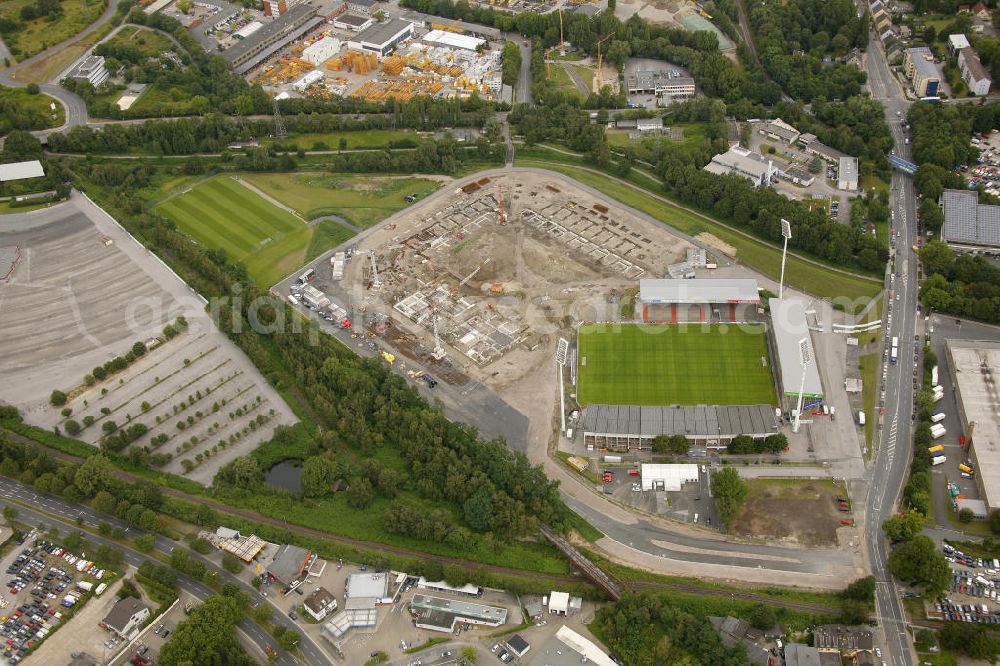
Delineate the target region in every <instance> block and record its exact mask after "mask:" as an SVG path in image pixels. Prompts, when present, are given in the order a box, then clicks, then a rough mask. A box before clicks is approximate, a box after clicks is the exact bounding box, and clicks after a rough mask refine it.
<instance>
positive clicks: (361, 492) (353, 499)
mask: <svg viewBox="0 0 1000 666" xmlns="http://www.w3.org/2000/svg"><path fill="white" fill-rule="evenodd" d="M374 501H375V490H374V488H372V482H371V481H369V480H368V479H363V478H362V479H358V480H357V481H355V482H354V483H352V484H351V487H350V488H348V489H347V503H348V504H349V505H350V506H351V507H352V508H354V509H367V508H368V507H370V506H371V505H372V502H374Z"/></svg>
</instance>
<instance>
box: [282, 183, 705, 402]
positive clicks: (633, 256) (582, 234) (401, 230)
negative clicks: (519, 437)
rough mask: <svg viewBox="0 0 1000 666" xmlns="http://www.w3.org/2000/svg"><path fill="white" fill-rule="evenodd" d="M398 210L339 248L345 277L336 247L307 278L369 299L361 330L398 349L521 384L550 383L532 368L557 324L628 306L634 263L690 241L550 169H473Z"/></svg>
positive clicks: (442, 367)
mask: <svg viewBox="0 0 1000 666" xmlns="http://www.w3.org/2000/svg"><path fill="white" fill-rule="evenodd" d="M501 202H502V203H501ZM393 221H394V223H393V224H388V225H385V226H383V227H382V228H381V229H379V230H378V231H377V232H375V233H374V234H372V235H370V236H368V237H367V238H366V239H365V240H364V242H362V243H361V244H360V245H359V246H358V247H355V248H352V251H351V252H350V253H348V255H347V256H346V257H341V261H343V260H344V259H346V260H347V261H346V265H345V264H341V263H340V262H337V263H338V270H341V269H340V266H343V269H342V270H343V271H344V277H343V279H342V280H337V281H334V280H333V278H332V265H331V263H330V258H326V259H323V260H321V262H320V263H319V264H317V265H315V269H316V278H315V280H313V281H310V282H309V285H310V286H312V287H315V288H316V289H318V290H319V291H320V292H321V293H322V294H325V295H326V296H328V297H329V298H330V299H332V301H333V303H334V304H336V303H338V302H340V303H351V302H352V301H353V304H354V307H355V308H358V309H359V310H360V311H361V312H363V313H364V321H363V322H361V321H360V320H355V322H354V326H355V327H356V329H357V328H360V326H364V327H365V328H366V329H367V332H366V331H361V332H357V331H356V335H358V336H359V337H360V336H362V335H365V334H366V333H367V334H370V335H372V336H376V337H381V338H382V339H383V341H384V342H385V343H387V346H388V349H389V350H391V352H392V354H393V360H395V357H399V360H400V361H401V362H404V363H405V362H406V359H411V360H413V361H418V362H420V363H422V364H424V366H425V367H427V368H428V369H430V370H431V371H432V372H433V373H434V375H435V376H436V377H439V378H440V379H443V380H444V381H447V382H449V383H453V384H458V385H464V384H466V383H468V382H469V379H470V378H472V379H474V380H476V381H482V382H485V383H487V384H489V385H490V386H492V387H494V388H497V389H500V390H503V389H507V388H510V389H511V393H518V390H516V389H518V388H519V387H520V388H523V386H526V385H530V386H531V387H532V389H533V390H543V389H542V388H540V387H539V386H538V385H536V384H535V383H533V382H532V380H531V379H530V377H531V376H532V375H534V374H536V371H537V369H538V367H539V363H540V362H541V360H542V359H549V358H551V354H552V351H553V350H554V347H555V344H556V342H557V340H558V338H559V337H560V336H562V337H567V338H572V337H574V336H573V330H572V326H573V325H575V323H576V322H578V321H580V320H585V319H586V320H594V319H598V320H601V319H609V318H617V313H618V310H619V307H620V304H619V301H620V299H621V297H622V294H623V293H624V292H625V291H626V290H627V289H629V288H630V287H633V286H634V285H635V280H636V278H637V277H639V276H641V275H646V274H650V273H654V274H655V273H662V272H663V271H664V270H665V268H666V265H667V264H669V263H671V262H674V261H677V260H679V259H681V258H682V257H684V256H686V253H687V250H688V248H690V247H691V245H690V244H689V243H687V242H686V241H683V240H681V239H679V238H677V237H675V236H673V235H671V234H670V233H668V232H666V231H665V230H663V229H660V228H658V227H656V226H655V225H653V224H651V223H649V222H647V221H645V220H643V219H640V218H638V217H635V216H633V215H632V214H631V213H629V212H627V211H625V210H621V209H611V208H610V207H609V206H608V205H606V204H604V203H603V202H601V201H600V200H598V199H596V198H595V197H593V196H592V195H590V194H588V193H586V192H584V191H582V190H580V189H579V188H578V187H576V186H574V185H571V184H570V183H569V182H568V181H566V180H563V179H561V178H558V177H555V176H549V175H545V176H541V175H536V174H531V175H527V174H524V175H522V174H513V175H507V176H504V177H502V178H489V177H484V178H480V179H478V180H473V181H469V182H468V183H467V184H466V185H464V186H463V187H461V188H456V189H453V190H451V191H450V192H441V193H439V194H437V195H435V196H433V197H431V198H429V199H427V200H425V201H424V202H423V203H421V204H418V205H416V206H414V208H412V209H410V210H409V211H407V212H405V213H402V214H401V215H400V216H397V217H396V218H394V219H393ZM337 257H338V255H334V256H333V257H331V258H332V259H334V260H335V261H336V260H337ZM352 257H353V258H352ZM294 290H295V292H297V293H298V295H297V296H296V297H297V298H304V297H305V296H306V294H305V293H304V290H303V288H302V287H301V286H298V287H295V288H294ZM359 295H360V296H359ZM311 306H312V307H313V308H314V309H315V308H316V307H318V304H315V303H312V304H311ZM338 307H339V306H338ZM324 314H326V313H324ZM331 316H332V315H331ZM359 324H360V326H359ZM358 344H361V342H359V343H358ZM372 344H374V343H372ZM386 360H389V359H386ZM551 379H553V380H554V377H553V378H551Z"/></svg>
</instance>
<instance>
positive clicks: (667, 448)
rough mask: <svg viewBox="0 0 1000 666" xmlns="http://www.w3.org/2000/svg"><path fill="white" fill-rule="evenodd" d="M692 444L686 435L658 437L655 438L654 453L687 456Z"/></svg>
mask: <svg viewBox="0 0 1000 666" xmlns="http://www.w3.org/2000/svg"><path fill="white" fill-rule="evenodd" d="M690 448H691V445H690V443H689V442H688V441H687V438H686V437H685V436H684V435H657V436H656V437H654V438H653V453H672V454H674V455H677V456H683V455H687V453H688V449H690Z"/></svg>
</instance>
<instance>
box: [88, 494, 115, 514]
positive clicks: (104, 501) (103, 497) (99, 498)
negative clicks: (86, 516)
mask: <svg viewBox="0 0 1000 666" xmlns="http://www.w3.org/2000/svg"><path fill="white" fill-rule="evenodd" d="M117 504H118V500H116V499H115V496H114V495H112V494H111V493H109V492H108V491H106V490H99V491H98V492H97V494H96V495H94V500H93V502H91V506H93V507H94V510H95V511H97V512H98V513H106V514H113V513H114V512H115V506H116V505H117Z"/></svg>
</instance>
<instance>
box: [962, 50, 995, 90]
mask: <svg viewBox="0 0 1000 666" xmlns="http://www.w3.org/2000/svg"><path fill="white" fill-rule="evenodd" d="M958 68H959V69H960V70H961V72H962V80H963V81H965V84H966V85H967V86H969V92H971V93H972V94H973V95H987V94H989V92H990V86H991V85H992V84H993V82H992V80H991V79H990V75H989V73H988V72H987V71H986V68H985V67H983V63H982V62H981V61H980V60H979V54H977V53H976V50H975V49H974V48H972V47H971V46H967V47H965V48H964V49H961V50H960V51H959V52H958Z"/></svg>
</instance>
